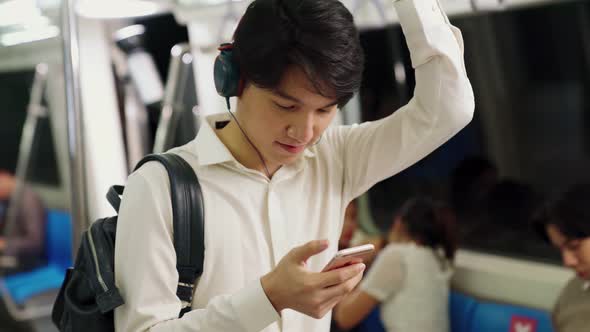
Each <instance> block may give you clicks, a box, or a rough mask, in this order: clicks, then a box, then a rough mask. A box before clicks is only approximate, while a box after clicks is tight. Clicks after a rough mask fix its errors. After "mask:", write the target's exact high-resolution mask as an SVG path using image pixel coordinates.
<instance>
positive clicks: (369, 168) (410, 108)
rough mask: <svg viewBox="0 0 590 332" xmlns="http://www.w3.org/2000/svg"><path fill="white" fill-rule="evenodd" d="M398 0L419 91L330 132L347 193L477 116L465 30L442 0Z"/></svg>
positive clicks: (396, 167) (367, 185)
mask: <svg viewBox="0 0 590 332" xmlns="http://www.w3.org/2000/svg"><path fill="white" fill-rule="evenodd" d="M394 5H395V7H396V10H397V13H398V17H399V19H400V23H401V26H402V29H403V32H404V35H405V37H406V42H407V44H408V48H409V50H410V56H411V60H412V66H413V68H414V69H415V76H416V87H415V90H414V96H413V97H412V99H411V100H410V101H409V103H408V104H407V105H405V106H403V107H402V108H400V109H398V110H397V111H395V112H394V113H393V114H392V115H390V116H388V117H386V118H384V119H381V120H379V121H374V122H366V123H363V124H361V125H354V126H348V127H339V128H335V129H334V130H333V131H332V132H330V133H329V135H333V136H332V137H331V139H333V140H334V141H335V142H336V143H335V146H336V149H337V151H338V152H339V153H340V155H341V156H342V160H343V167H344V170H345V171H344V194H345V196H347V197H346V198H347V199H351V198H353V197H356V196H358V195H359V194H361V193H363V192H365V191H366V190H367V189H368V188H370V187H371V186H372V185H374V184H375V183H377V182H379V181H381V180H383V179H385V178H387V177H390V176H392V175H394V174H396V173H398V172H400V171H402V170H404V169H405V168H407V167H409V166H411V165H412V164H414V163H415V162H417V161H418V160H420V159H422V158H423V157H425V156H426V155H428V154H429V153H430V152H432V151H433V150H435V149H436V148H437V147H439V146H440V145H442V144H443V143H444V142H446V141H447V140H448V139H449V138H451V137H452V136H453V135H455V134H456V133H457V132H458V131H459V130H461V129H462V128H463V127H465V126H466V125H467V124H468V123H469V122H470V121H471V119H472V117H473V111H474V107H475V106H474V105H475V103H474V97H473V90H472V88H471V84H470V82H469V79H468V78H467V74H466V71H465V65H464V61H463V39H462V37H461V32H460V31H459V30H458V29H457V28H455V27H453V26H451V25H450V24H449V21H448V18H447V16H446V15H445V13H444V12H443V11H442V10H441V7H440V5H439V3H438V1H437V0H401V1H398V2H395V4H394Z"/></svg>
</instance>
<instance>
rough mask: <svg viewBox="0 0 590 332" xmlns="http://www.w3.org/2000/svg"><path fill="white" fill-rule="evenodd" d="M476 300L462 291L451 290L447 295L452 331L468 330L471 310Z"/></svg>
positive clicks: (471, 315)
mask: <svg viewBox="0 0 590 332" xmlns="http://www.w3.org/2000/svg"><path fill="white" fill-rule="evenodd" d="M476 306H477V301H476V300H475V299H474V298H472V297H470V296H467V295H465V294H463V293H459V292H456V291H451V294H450V297H449V315H450V318H451V331H452V332H469V327H470V325H471V320H472V318H473V312H474V311H475V307H476Z"/></svg>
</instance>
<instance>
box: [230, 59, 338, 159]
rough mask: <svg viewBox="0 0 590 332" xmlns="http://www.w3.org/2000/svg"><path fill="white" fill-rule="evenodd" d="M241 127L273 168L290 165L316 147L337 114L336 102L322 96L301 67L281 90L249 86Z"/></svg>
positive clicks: (244, 95)
mask: <svg viewBox="0 0 590 332" xmlns="http://www.w3.org/2000/svg"><path fill="white" fill-rule="evenodd" d="M238 112H239V119H240V124H241V125H242V127H244V128H243V129H244V130H245V131H246V132H247V133H248V136H249V138H250V140H252V142H253V143H254V145H255V146H256V147H257V148H258V149H259V151H260V153H261V154H262V155H263V156H264V159H265V160H266V162H267V164H268V166H269V167H277V166H281V165H287V164H290V163H292V162H294V161H295V160H297V158H298V157H299V156H300V155H301V154H302V153H303V151H304V150H305V148H306V147H309V146H311V145H313V144H314V143H316V142H317V141H318V140H319V139H320V137H321V135H322V133H323V132H324V130H326V128H327V127H328V126H329V125H330V123H331V122H332V119H334V116H335V115H336V112H337V106H336V100H334V99H330V98H326V97H324V96H322V95H320V94H319V93H318V92H317V91H316V90H315V88H314V86H313V84H312V82H311V81H310V80H309V79H308V78H307V76H306V75H305V73H304V72H303V71H302V70H301V69H299V68H298V67H290V68H288V69H287V70H286V71H285V73H284V75H283V77H282V79H281V82H280V84H279V85H278V87H277V88H276V89H274V90H268V89H262V88H259V87H257V86H255V85H253V84H247V86H246V88H245V89H244V91H243V93H242V95H241V96H240V98H239V100H238Z"/></svg>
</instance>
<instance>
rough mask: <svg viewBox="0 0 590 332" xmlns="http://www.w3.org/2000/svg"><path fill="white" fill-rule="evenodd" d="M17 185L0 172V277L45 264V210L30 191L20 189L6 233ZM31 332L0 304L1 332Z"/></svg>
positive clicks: (2, 171)
mask: <svg viewBox="0 0 590 332" xmlns="http://www.w3.org/2000/svg"><path fill="white" fill-rule="evenodd" d="M16 184H17V179H16V178H15V177H14V175H12V174H10V173H9V172H7V171H5V170H0V258H1V259H0V277H3V276H6V275H11V274H14V273H19V272H23V271H27V270H30V269H32V268H35V267H37V266H39V265H42V264H43V263H44V261H45V253H44V251H43V249H44V247H45V236H44V234H45V218H46V216H45V207H44V206H43V203H42V202H41V199H40V198H39V196H38V195H37V194H36V193H35V192H34V191H33V190H31V188H29V187H25V188H24V189H23V191H22V195H23V196H22V198H21V199H20V200H19V202H18V204H19V206H18V207H17V208H16V219H15V220H14V227H12V229H7V211H8V206H9V204H10V202H11V199H12V196H13V194H14V193H15V189H16ZM7 231H9V232H10V234H7ZM33 331H34V328H33V326H32V324H31V322H28V321H25V322H19V321H15V320H14V318H13V317H12V316H11V315H10V313H9V312H8V310H7V308H6V306H5V304H4V301H0V332H33Z"/></svg>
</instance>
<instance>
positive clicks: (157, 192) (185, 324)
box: [115, 163, 280, 332]
mask: <svg viewBox="0 0 590 332" xmlns="http://www.w3.org/2000/svg"><path fill="white" fill-rule="evenodd" d="M144 168H147V169H149V168H151V170H149V171H150V181H148V179H147V178H146V177H144V176H143V175H142V174H141V172H142V171H143V170H144ZM144 168H142V170H140V171H139V172H136V173H134V174H133V175H131V176H130V178H129V181H128V184H127V186H126V188H125V193H124V196H123V200H122V203H121V208H120V213H119V220H118V224H117V238H116V245H115V279H116V284H117V287H118V288H119V290H120V292H121V295H122V296H123V298H124V300H125V304H124V305H122V306H121V307H119V308H117V309H115V330H116V331H121V332H123V331H124V332H139V331H152V332H160V331H166V332H171V331H178V332H189V331H247V332H254V331H260V330H262V329H264V328H265V327H267V326H268V325H270V324H271V323H273V322H275V321H277V320H278V319H279V318H280V316H279V315H278V314H277V312H276V311H275V310H274V308H273V306H272V304H271V303H270V301H269V300H268V298H267V296H266V294H265V293H264V290H263V289H262V286H261V284H260V281H259V280H256V281H253V282H251V283H250V284H247V285H245V286H244V287H243V288H242V289H241V290H239V291H237V292H235V293H232V294H223V295H219V296H217V297H214V298H212V299H211V300H210V301H209V303H208V304H207V306H206V307H205V308H203V309H195V310H192V311H190V312H188V313H187V314H185V315H184V316H183V317H182V318H178V314H179V312H180V310H181V301H180V300H179V299H178V297H177V296H176V287H177V283H178V272H177V271H176V253H175V250H174V244H173V234H172V232H173V227H172V221H171V216H172V211H171V206H170V199H169V195H170V194H169V191H170V187H169V184H168V183H167V181H168V180H167V175H166V173H165V170H164V168H163V167H161V165H157V164H154V163H148V164H147V165H145V166H144ZM154 168H158V169H154ZM153 173H157V174H158V175H159V176H158V177H156V178H157V179H160V180H161V179H165V181H164V182H166V183H165V184H164V183H163V182H158V181H159V180H158V181H155V182H156V183H157V184H156V185H154V183H153V182H154V181H151V179H152V177H153V176H152V175H153ZM226 263H227V264H231V262H226Z"/></svg>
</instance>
